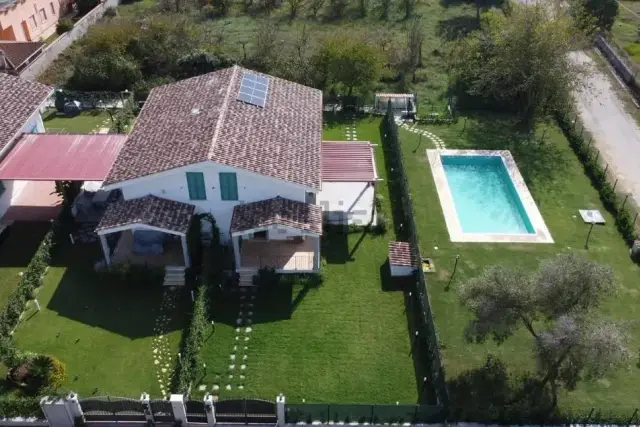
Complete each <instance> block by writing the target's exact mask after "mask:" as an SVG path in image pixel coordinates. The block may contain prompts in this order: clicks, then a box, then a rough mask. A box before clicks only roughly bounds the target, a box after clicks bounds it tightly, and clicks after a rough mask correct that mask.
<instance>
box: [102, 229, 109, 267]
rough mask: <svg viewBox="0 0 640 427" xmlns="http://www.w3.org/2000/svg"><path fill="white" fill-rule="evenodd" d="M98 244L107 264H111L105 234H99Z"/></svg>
mask: <svg viewBox="0 0 640 427" xmlns="http://www.w3.org/2000/svg"><path fill="white" fill-rule="evenodd" d="M100 246H102V253H103V254H104V260H105V262H106V263H107V265H111V255H110V252H111V251H110V250H109V244H108V243H107V236H105V235H104V234H100Z"/></svg>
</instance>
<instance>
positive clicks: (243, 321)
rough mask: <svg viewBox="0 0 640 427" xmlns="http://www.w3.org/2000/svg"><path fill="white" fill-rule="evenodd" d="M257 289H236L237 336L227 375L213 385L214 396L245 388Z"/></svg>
mask: <svg viewBox="0 0 640 427" xmlns="http://www.w3.org/2000/svg"><path fill="white" fill-rule="evenodd" d="M255 292H256V290H255V289H254V288H251V287H242V288H238V289H237V290H236V296H237V298H238V300H237V303H238V317H237V319H236V329H235V332H236V336H235V339H234V341H233V347H232V348H231V353H230V354H229V361H228V366H227V369H226V375H217V376H216V383H215V384H213V386H212V387H211V394H212V395H213V397H214V398H216V399H218V398H220V394H221V392H222V390H225V391H232V390H244V388H245V384H246V380H247V371H246V369H247V361H248V359H249V356H248V355H247V354H246V352H247V351H248V350H249V345H250V341H251V334H252V333H253V329H254V326H250V325H251V324H252V321H253V319H252V317H253V313H254V311H255V310H254V301H255Z"/></svg>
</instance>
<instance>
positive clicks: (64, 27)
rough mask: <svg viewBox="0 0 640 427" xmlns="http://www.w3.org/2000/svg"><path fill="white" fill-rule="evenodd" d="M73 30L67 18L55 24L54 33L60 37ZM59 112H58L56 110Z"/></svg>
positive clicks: (70, 21) (71, 23) (71, 22)
mask: <svg viewBox="0 0 640 427" xmlns="http://www.w3.org/2000/svg"><path fill="white" fill-rule="evenodd" d="M72 28H73V21H72V20H71V19H69V18H62V19H61V20H59V21H58V23H57V24H56V33H57V34H58V35H62V34H64V33H66V32H67V31H71V29H72ZM58 111H60V110H58Z"/></svg>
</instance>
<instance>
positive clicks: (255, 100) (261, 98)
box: [238, 71, 269, 107]
mask: <svg viewBox="0 0 640 427" xmlns="http://www.w3.org/2000/svg"><path fill="white" fill-rule="evenodd" d="M268 91H269V79H268V78H267V77H263V76H259V75H257V74H254V73H249V72H247V71H245V72H244V74H243V76H242V82H241V83H240V92H239V93H238V101H242V102H246V103H247V104H252V105H257V106H258V107H264V105H265V104H266V103H267V92H268Z"/></svg>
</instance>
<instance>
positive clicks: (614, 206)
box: [556, 111, 638, 245]
mask: <svg viewBox="0 0 640 427" xmlns="http://www.w3.org/2000/svg"><path fill="white" fill-rule="evenodd" d="M556 121H557V122H558V125H559V126H560V129H561V130H562V132H563V133H564V135H565V137H566V138H567V140H568V141H569V145H571V148H573V151H574V152H575V153H576V156H578V158H579V159H580V161H581V162H582V165H583V166H584V171H585V173H586V175H587V176H588V177H589V179H591V183H592V184H593V186H594V188H595V189H596V190H598V193H599V194H600V200H601V201H602V204H603V205H604V207H605V209H607V210H608V211H609V212H610V213H611V215H613V217H614V218H615V223H616V227H617V228H618V231H619V232H620V234H621V235H622V237H623V238H624V240H625V242H627V244H628V245H632V244H633V241H634V240H635V239H636V238H637V237H638V236H637V234H636V231H635V224H634V223H633V219H632V216H631V213H629V211H628V210H627V209H625V208H624V207H622V206H621V204H620V203H619V201H618V196H617V195H616V193H615V191H614V190H613V187H612V186H611V184H609V183H608V182H607V176H606V172H605V170H604V169H603V168H602V166H600V164H599V163H598V161H597V159H596V158H594V156H593V154H592V152H591V149H590V147H589V145H588V144H587V142H586V141H585V139H584V136H583V135H582V133H580V134H579V133H578V132H577V131H576V129H575V127H576V126H575V124H576V122H572V121H571V119H570V118H569V114H568V113H567V112H566V111H558V112H556Z"/></svg>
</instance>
